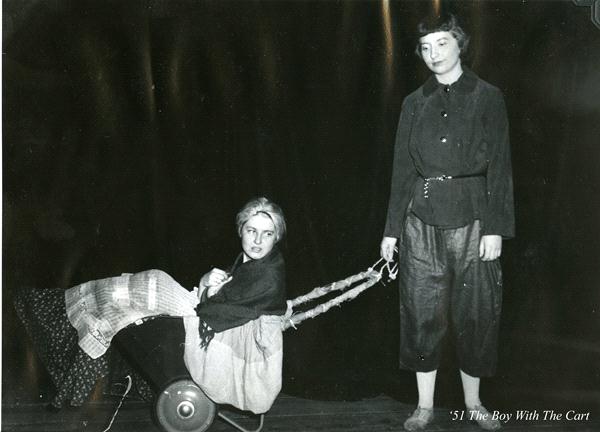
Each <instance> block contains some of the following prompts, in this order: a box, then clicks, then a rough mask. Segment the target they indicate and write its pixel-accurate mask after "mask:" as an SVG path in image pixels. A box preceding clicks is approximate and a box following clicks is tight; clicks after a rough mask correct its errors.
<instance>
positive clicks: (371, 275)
mask: <svg viewBox="0 0 600 432" xmlns="http://www.w3.org/2000/svg"><path fill="white" fill-rule="evenodd" d="M382 261H384V259H383V258H380V259H379V260H378V261H377V262H376V263H375V264H373V265H372V266H371V267H369V269H368V270H367V271H364V272H361V273H357V274H355V275H352V276H349V277H347V278H346V279H342V280H339V281H336V282H333V283H331V284H329V285H324V286H322V287H317V288H315V289H313V290H312V291H310V292H309V293H308V294H305V295H302V296H299V297H296V298H295V299H293V300H288V301H287V306H288V309H287V312H286V314H285V316H284V317H283V323H282V330H287V329H289V328H290V327H292V328H294V329H297V327H296V326H297V325H298V324H300V323H301V322H302V321H305V320H307V319H312V318H315V317H316V316H318V315H321V314H323V313H325V312H327V311H328V310H329V309H331V308H332V307H333V306H340V305H341V304H342V303H343V302H346V301H349V300H353V299H354V298H356V297H357V296H358V295H359V294H360V293H362V292H363V291H365V290H367V289H368V288H370V287H372V286H373V285H375V284H376V283H377V282H379V281H380V280H381V278H382V276H383V272H384V270H386V271H387V273H388V276H389V279H390V280H391V279H396V276H397V274H398V264H394V265H392V264H391V262H389V261H385V264H383V265H382V266H381V269H380V270H376V268H377V266H379V265H380V264H381V262H382ZM361 281H364V282H362V283H361V284H359V285H357V286H355V287H354V288H352V289H350V290H349V291H347V292H345V293H343V294H340V295H338V296H337V297H334V298H333V299H331V300H329V301H327V302H325V303H322V304H320V305H317V306H316V307H314V308H312V309H310V310H308V311H305V312H300V313H294V312H293V308H294V306H298V305H300V304H303V303H307V302H309V301H311V300H315V299H318V298H319V297H322V296H324V295H326V294H328V293H330V292H333V291H341V290H345V289H346V288H348V287H349V286H351V285H354V284H356V283H358V282H361Z"/></svg>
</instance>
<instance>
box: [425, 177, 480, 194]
mask: <svg viewBox="0 0 600 432" xmlns="http://www.w3.org/2000/svg"><path fill="white" fill-rule="evenodd" d="M475 177H483V178H485V174H483V173H481V174H459V175H453V176H450V175H445V174H442V175H441V176H437V177H423V176H421V178H423V180H424V183H423V197H424V198H429V182H432V181H439V182H444V181H446V180H454V179H464V178H475Z"/></svg>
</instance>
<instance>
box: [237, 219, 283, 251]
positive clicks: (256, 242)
mask: <svg viewBox="0 0 600 432" xmlns="http://www.w3.org/2000/svg"><path fill="white" fill-rule="evenodd" d="M274 245H275V224H273V221H272V220H271V218H270V217H269V216H267V215H265V214H262V213H258V214H256V215H254V216H252V217H251V218H250V219H248V221H247V222H246V223H245V224H244V226H243V227H242V250H243V251H244V262H246V261H249V260H257V259H261V258H264V257H265V256H266V255H267V254H268V253H269V252H271V249H273V246H274Z"/></svg>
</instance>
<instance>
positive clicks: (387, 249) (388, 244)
mask: <svg viewBox="0 0 600 432" xmlns="http://www.w3.org/2000/svg"><path fill="white" fill-rule="evenodd" d="M397 241H398V239H397V238H395V237H384V238H383V240H381V250H380V253H381V258H383V259H384V260H386V261H393V260H394V248H395V247H396V242H397Z"/></svg>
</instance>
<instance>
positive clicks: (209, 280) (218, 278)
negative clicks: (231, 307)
mask: <svg viewBox="0 0 600 432" xmlns="http://www.w3.org/2000/svg"><path fill="white" fill-rule="evenodd" d="M230 280H231V275H230V274H229V273H227V272H226V271H224V270H221V269H218V268H214V269H212V270H211V271H209V272H208V273H206V274H205V275H204V276H202V279H200V285H201V286H202V287H204V288H206V289H207V290H208V293H207V294H208V297H212V296H214V295H215V294H216V293H217V292H219V290H220V289H221V287H222V286H223V285H225V284H226V283H227V282H229V281H230Z"/></svg>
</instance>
